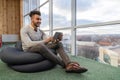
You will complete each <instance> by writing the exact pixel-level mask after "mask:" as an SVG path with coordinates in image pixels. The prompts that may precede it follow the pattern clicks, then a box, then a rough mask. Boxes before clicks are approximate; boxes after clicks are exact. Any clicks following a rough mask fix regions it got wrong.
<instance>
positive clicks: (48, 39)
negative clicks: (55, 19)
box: [44, 37, 53, 43]
mask: <svg viewBox="0 0 120 80" xmlns="http://www.w3.org/2000/svg"><path fill="white" fill-rule="evenodd" d="M52 41H53V37H49V38H47V39H45V40H44V42H45V43H49V42H52Z"/></svg>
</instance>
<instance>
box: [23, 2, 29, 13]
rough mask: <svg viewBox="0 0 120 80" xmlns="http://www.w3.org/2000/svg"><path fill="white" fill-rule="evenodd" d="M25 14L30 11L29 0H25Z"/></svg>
mask: <svg viewBox="0 0 120 80" xmlns="http://www.w3.org/2000/svg"><path fill="white" fill-rule="evenodd" d="M23 10H24V15H25V14H27V13H28V12H29V0H24V9H23Z"/></svg>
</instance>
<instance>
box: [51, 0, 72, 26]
mask: <svg viewBox="0 0 120 80" xmlns="http://www.w3.org/2000/svg"><path fill="white" fill-rule="evenodd" d="M70 26H71V0H53V28H61V27H70Z"/></svg>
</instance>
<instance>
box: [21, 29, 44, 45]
mask: <svg viewBox="0 0 120 80" xmlns="http://www.w3.org/2000/svg"><path fill="white" fill-rule="evenodd" d="M20 35H21V40H22V42H23V43H24V45H25V46H26V47H31V46H34V45H37V44H39V43H44V40H41V41H32V40H31V39H30V37H29V35H28V34H27V30H26V29H25V28H22V29H21V31H20ZM24 45H23V46H24Z"/></svg>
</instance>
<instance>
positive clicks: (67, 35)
mask: <svg viewBox="0 0 120 80" xmlns="http://www.w3.org/2000/svg"><path fill="white" fill-rule="evenodd" d="M55 32H62V33H63V40H62V43H63V46H64V49H65V51H66V53H69V54H71V30H58V31H54V32H53V34H55Z"/></svg>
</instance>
